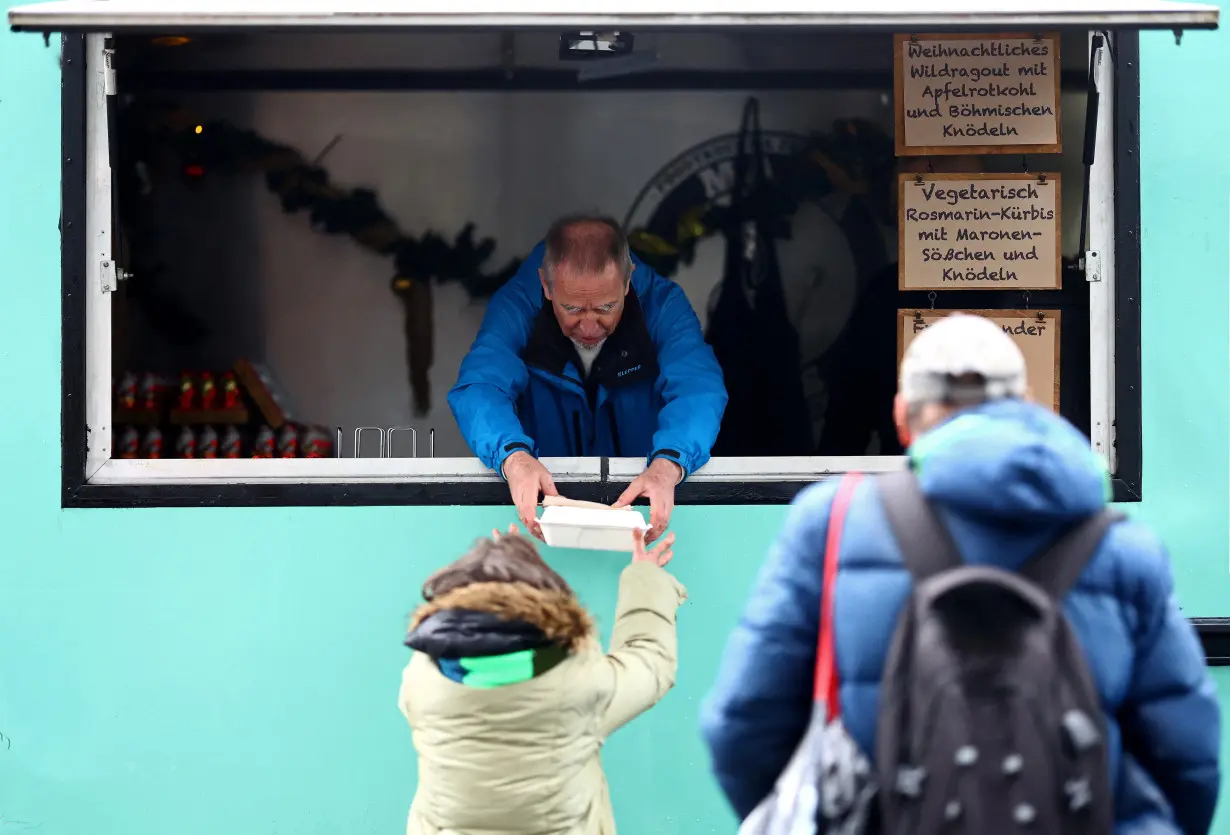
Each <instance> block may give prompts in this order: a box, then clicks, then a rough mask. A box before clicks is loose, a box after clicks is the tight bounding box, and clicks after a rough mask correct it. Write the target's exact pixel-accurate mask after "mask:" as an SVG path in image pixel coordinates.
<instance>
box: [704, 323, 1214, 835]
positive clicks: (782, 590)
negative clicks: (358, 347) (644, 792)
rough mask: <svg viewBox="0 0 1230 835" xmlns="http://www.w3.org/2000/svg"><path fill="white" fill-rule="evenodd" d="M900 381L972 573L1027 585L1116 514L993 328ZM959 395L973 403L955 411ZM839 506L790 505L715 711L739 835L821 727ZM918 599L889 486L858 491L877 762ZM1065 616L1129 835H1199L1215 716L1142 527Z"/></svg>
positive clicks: (853, 657)
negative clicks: (1092, 523)
mask: <svg viewBox="0 0 1230 835" xmlns="http://www.w3.org/2000/svg"><path fill="white" fill-rule="evenodd" d="M900 380H901V382H900V389H899V393H898V395H897V399H896V402H895V404H894V417H895V419H896V422H897V426H898V431H899V432H900V434H901V436H902V437H901V440H902V443H903V445H905V446H907V447H908V458H909V463H910V466H911V467H912V468H913V469H914V471H915V474H916V475H917V478H918V480H919V483H920V486H921V487H922V490H923V492H924V493H925V494H926V495H927V496H928V497H929V498H930V500H931V501H932V503H933V504H934V505H935V507H936V509H937V512H938V513H939V514H940V515H941V517H942V518H943V520H944V522H945V525H946V526H947V527H948V529H949V530H950V532H951V533H952V536H953V538H954V540H955V541H956V543H957V545H958V547H959V549H960V550H961V553H962V556H963V557H964V559H965V561H966V562H967V563H973V564H984V565H993V566H997V567H1003V568H1016V567H1018V566H1020V565H1021V564H1022V563H1023V562H1024V561H1025V560H1026V559H1027V558H1029V557H1030V556H1032V555H1033V554H1035V553H1036V552H1038V551H1040V550H1041V549H1042V548H1043V547H1044V546H1046V545H1047V544H1049V543H1050V542H1051V541H1053V540H1054V539H1055V537H1056V536H1057V535H1058V533H1059V532H1060V531H1061V530H1062V529H1064V528H1066V527H1067V526H1069V525H1071V524H1072V523H1074V522H1075V521H1077V520H1080V519H1083V518H1085V517H1087V516H1089V515H1091V514H1093V513H1095V512H1097V511H1099V510H1101V509H1102V508H1103V506H1104V504H1105V502H1106V498H1107V493H1108V492H1109V479H1108V478H1107V476H1106V473H1105V468H1104V467H1103V465H1102V463H1101V460H1100V459H1099V458H1098V457H1097V456H1095V455H1094V454H1093V452H1092V451H1091V450H1090V448H1089V441H1088V440H1087V439H1086V438H1085V437H1084V436H1083V435H1082V434H1081V433H1080V432H1079V431H1078V430H1077V429H1076V428H1075V427H1073V426H1072V425H1071V424H1069V423H1068V422H1066V421H1065V420H1063V419H1062V418H1060V417H1058V416H1056V415H1054V414H1053V413H1051V412H1050V411H1049V410H1046V409H1043V408H1041V407H1039V406H1036V405H1033V404H1031V403H1029V402H1027V401H1026V399H1024V398H1023V397H1022V396H1021V395H1023V394H1024V393H1025V364H1024V360H1023V359H1022V357H1021V354H1020V351H1019V350H1018V349H1017V348H1016V346H1015V344H1014V343H1013V342H1012V341H1011V339H1010V338H1009V337H1008V336H1006V335H1005V334H1003V333H1002V331H1001V330H1000V329H999V328H998V327H996V326H995V325H993V324H992V323H990V322H989V321H988V320H985V319H981V318H979V317H972V316H956V315H954V316H950V317H946V318H945V319H942V320H940V321H939V322H938V323H936V324H934V325H931V326H929V327H928V328H927V329H926V330H925V331H923V332H922V333H921V334H919V336H918V337H916V338H915V340H914V341H913V342H912V343H911V345H910V347H909V349H908V350H907V352H906V356H905V359H904V361H903V363H902V367H901V375H900ZM954 385H962V386H966V387H967V388H966V391H968V386H975V387H976V389H977V394H978V396H976V397H973V398H968V399H964V400H962V401H961V402H962V403H964V404H966V405H963V406H962V407H956V406H952V405H947V404H950V403H952V402H953V396H952V389H953V386H954ZM836 489H837V479H831V480H828V481H825V482H822V483H820V484H817V485H815V486H813V487H810V488H808V489H807V490H805V491H804V492H803V493H801V494H800V495H799V496H798V497H797V498H796V499H795V501H794V502H793V504H792V505H791V507H790V510H789V513H788V515H787V518H786V522H785V524H784V526H783V528H782V530H781V532H780V534H779V535H778V537H777V540H776V542H775V543H774V544H773V546H772V548H771V550H770V551H769V554H768V558H767V560H766V562H765V564H764V565H763V566H762V568H761V571H760V574H759V577H758V579H757V580H756V583H755V586H754V588H753V590H752V592H751V598H750V600H749V601H748V603H747V606H746V608H745V609H744V611H743V614H742V617H741V619H740V621H739V624H738V626H737V627H736V629H735V631H734V633H733V634H732V636H731V637H730V639H729V642H728V644H727V646H726V650H725V655H724V657H723V659H722V662H721V667H720V671H719V674H718V678H717V682H716V684H715V685H714V687H713V690H712V692H711V693H710V694H709V695H708V697H707V698H706V700H705V702H704V704H703V707H702V716H701V725H702V731H703V735H704V737H705V740H706V742H707V743H708V747H709V750H710V753H711V756H712V762H713V769H714V771H715V772H716V776H717V779H718V782H719V784H720V785H721V788H722V790H723V791H724V792H725V794H726V796H727V798H728V799H729V801H730V803H731V805H732V806H733V807H734V811H735V813H736V814H737V815H738V816H739V817H740V819H742V818H745V817H746V816H747V815H748V814H749V813H750V812H751V811H752V809H753V808H754V807H755V806H756V804H757V803H759V802H760V801H761V800H762V799H763V798H764V797H766V796H767V795H768V794H769V792H770V791H771V789H772V787H773V784H774V781H775V780H776V778H777V777H778V775H779V773H780V772H781V771H782V770H783V769H784V767H785V766H786V763H787V760H788V759H789V758H790V756H791V754H792V753H793V751H794V749H795V747H796V745H797V744H798V743H799V741H800V740H801V738H802V736H803V734H804V731H805V729H806V727H807V723H808V716H809V711H810V709H811V704H812V676H813V672H814V666H815V656H816V644H817V637H818V636H817V632H818V630H819V614H820V593H821V582H822V568H823V559H824V551H825V535H826V530H827V527H828V519H829V510H830V506H831V504H832V502H833V498H834V496H835V494H836ZM910 589H911V579H910V576H909V574H908V573H907V571H906V569H905V567H904V565H903V564H902V558H901V553H900V550H899V549H898V546H897V544H896V541H895V539H894V538H893V536H892V533H891V532H890V530H889V527H888V522H887V519H886V517H885V514H884V510H883V506H882V504H881V502H880V500H879V497H878V496H877V494H876V485H875V481H874V479H864V480H863V481H862V482H860V484H859V485H858V486H857V487H856V489H855V492H854V495H853V497H852V500H851V504H850V506H849V509H848V512H847V515H846V518H845V523H844V528H843V532H842V543H841V550H840V562H839V565H838V571H837V579H836V588H835V597H834V620H833V624H834V626H833V628H834V630H835V634H834V642H835V647H836V656H837V671H838V676H839V681H840V705H841V710H842V716H843V720H844V722H845V724H846V727H847V728H848V729H849V731H850V733H851V735H852V736H853V737H854V739H855V740H856V741H857V742H858V744H859V746H860V747H861V748H862V750H863V752H864V753H866V754H867V755H868V756H869V757H870V758H871V759H873V760H874V755H875V727H876V712H877V708H878V706H879V700H880V680H881V674H882V673H883V668H884V664H885V656H886V655H887V653H888V649H889V639H890V637H891V636H892V633H893V630H894V628H895V626H896V623H897V618H898V615H899V613H900V610H901V607H902V605H903V604H904V602H905V601H906V599H907V597H908V595H909V593H910ZM1064 611H1065V612H1066V614H1067V617H1068V619H1069V621H1070V622H1071V624H1072V626H1073V628H1074V630H1075V632H1076V635H1077V637H1078V639H1079V640H1080V642H1081V644H1082V646H1083V647H1084V649H1085V651H1086V654H1087V658H1088V662H1089V667H1090V671H1091V673H1092V674H1093V677H1094V679H1095V682H1096V685H1097V688H1098V691H1099V693H1100V695H1101V699H1102V703H1103V705H1104V706H1105V711H1106V718H1107V721H1108V727H1109V729H1110V762H1111V769H1112V772H1111V780H1112V785H1113V786H1114V789H1115V820H1116V825H1115V831H1116V833H1117V835H1127V833H1150V835H1153V834H1154V833H1157V834H1158V835H1175V834H1176V833H1184V835H1204V834H1205V833H1207V832H1208V830H1209V827H1210V824H1211V821H1212V818H1213V811H1214V808H1215V806H1216V803H1217V793H1218V788H1219V784H1220V774H1219V762H1218V752H1219V746H1220V744H1221V728H1220V715H1219V708H1218V703H1217V697H1216V693H1215V691H1214V687H1213V683H1212V681H1211V679H1210V677H1209V674H1208V670H1207V668H1206V666H1205V662H1204V655H1203V651H1202V649H1201V646H1200V642H1199V639H1198V638H1197V636H1196V633H1195V630H1194V629H1193V627H1192V626H1191V624H1190V623H1189V622H1188V621H1187V619H1186V618H1184V617H1183V615H1182V614H1181V613H1180V611H1179V607H1178V605H1177V603H1176V601H1175V597H1174V580H1173V578H1172V575H1171V568H1170V562H1169V558H1168V556H1167V554H1166V550H1165V549H1164V547H1163V546H1162V544H1161V543H1160V542H1159V541H1158V539H1157V537H1155V536H1154V535H1153V534H1152V533H1151V532H1150V531H1149V530H1148V529H1147V528H1146V527H1145V526H1144V525H1142V524H1140V523H1137V522H1132V521H1121V522H1118V523H1116V524H1115V525H1114V526H1112V527H1111V529H1110V530H1109V532H1108V533H1107V535H1106V537H1105V539H1104V540H1103V542H1102V544H1101V545H1100V547H1099V550H1098V551H1097V553H1095V555H1094V556H1093V558H1092V559H1091V560H1090V562H1089V564H1088V566H1087V567H1086V568H1085V571H1084V573H1083V574H1082V575H1081V577H1080V578H1079V580H1078V582H1077V584H1076V586H1075V588H1074V589H1073V591H1072V592H1071V594H1070V595H1069V596H1068V597H1067V599H1066V600H1065V601H1064Z"/></svg>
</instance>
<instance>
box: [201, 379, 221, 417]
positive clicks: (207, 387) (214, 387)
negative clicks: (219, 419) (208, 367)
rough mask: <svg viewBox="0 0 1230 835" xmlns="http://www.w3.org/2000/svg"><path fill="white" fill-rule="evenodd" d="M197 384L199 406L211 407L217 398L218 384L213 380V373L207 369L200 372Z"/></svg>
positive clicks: (203, 407)
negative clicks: (199, 390) (199, 392)
mask: <svg viewBox="0 0 1230 835" xmlns="http://www.w3.org/2000/svg"><path fill="white" fill-rule="evenodd" d="M199 384H200V387H201V408H202V409H212V408H213V407H214V403H215V402H216V401H217V399H218V384H217V383H215V382H214V375H213V374H212V373H211V372H209V371H203V372H201V377H200V380H199Z"/></svg>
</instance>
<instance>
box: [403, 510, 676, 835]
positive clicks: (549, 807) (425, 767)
mask: <svg viewBox="0 0 1230 835" xmlns="http://www.w3.org/2000/svg"><path fill="white" fill-rule="evenodd" d="M673 541H674V536H673V535H671V536H668V537H666V538H665V539H664V540H663V541H662V542H661V543H660V544H659V545H657V546H655V547H654V548H653V549H651V550H648V551H647V550H646V549H645V546H644V544H643V542H642V541H641V540H640V538H639V535H638V541H637V543H636V550H635V551H634V553H633V557H632V563H631V564H630V565H629V566H628V567H627V568H625V569H624V570H623V573H622V574H621V575H620V579H619V600H618V602H617V603H616V606H615V623H614V626H613V629H612V631H611V649H610V651H609V652H603V651H602V647H601V646H600V644H599V642H598V638H597V632H596V630H595V628H594V622H593V618H592V617H590V615H589V613H588V612H586V611H585V609H584V608H583V607H582V606H581V604H580V603H579V602H578V601H577V598H576V595H574V594H573V592H572V589H570V588H569V587H568V584H567V583H566V582H564V579H563V578H562V577H560V576H559V575H558V574H556V573H555V572H554V571H552V570H551V568H550V567H549V566H548V565H547V564H546V563H545V562H543V560H542V558H541V557H540V556H539V555H538V551H537V549H536V548H535V547H534V545H533V543H532V542H531V541H530V540H528V539H526V538H524V537H522V536H520V535H519V533H518V532H517V529H516V527H515V526H514V527H513V528H510V530H509V533H508V534H506V535H503V536H501V535H500V534H498V533H494V534H493V536H492V538H491V539H483V540H480V541H479V542H478V543H477V544H476V545H475V546H474V548H473V549H472V550H471V551H470V552H469V553H468V554H466V555H465V556H464V557H462V558H461V559H459V560H457V561H456V562H455V563H453V564H452V565H449V566H447V567H446V568H444V569H442V570H440V571H438V572H437V573H436V574H435V575H433V576H432V577H431V578H430V579H428V581H427V582H426V583H425V584H424V585H423V599H424V600H426V601H427V602H426V603H425V604H424V605H423V606H421V607H420V608H419V609H418V611H416V612H415V613H414V615H413V616H412V618H411V622H410V632H409V634H408V635H407V637H406V645H407V646H409V647H410V648H411V649H413V650H415V652H414V654H413V655H412V656H411V659H410V663H409V665H407V666H406V669H405V672H404V673H403V674H402V684H401V694H400V698H399V701H400V704H401V710H402V713H403V714H405V716H406V719H407V720H408V721H409V722H410V728H411V730H412V731H413V735H414V747H415V749H416V750H417V751H418V757H419V780H418V790H417V791H416V792H415V795H414V802H413V804H412V805H411V807H410V820H409V823H408V825H407V827H406V831H407V833H408V835H489V834H491V835H494V833H501V835H614V833H615V820H614V816H613V814H612V811H611V800H610V796H609V794H608V791H607V783H606V777H605V776H604V775H603V772H602V763H601V762H600V760H599V755H598V752H599V750H600V749H601V747H602V743H603V741H604V740H605V739H606V738H607V737H608V736H609V735H610V734H611V733H612V732H613V731H615V730H616V729H617V728H619V727H620V726H622V725H624V724H625V723H627V722H629V721H631V720H632V719H634V718H635V717H636V716H638V715H639V714H641V713H643V712H645V711H646V710H648V709H649V708H651V707H653V705H654V704H656V703H657V702H658V700H659V699H661V698H662V697H663V696H664V695H666V692H667V691H668V690H670V689H671V687H672V686H674V683H675V671H676V668H677V666H678V661H677V657H676V638H675V613H676V610H677V609H678V608H679V605H680V604H681V603H682V602H683V600H684V597H685V592H684V589H683V586H681V585H680V584H679V583H678V582H677V581H676V580H675V579H674V578H673V577H672V576H671V575H670V574H668V573H667V572H666V571H665V570H664V569H663V567H662V566H664V565H666V563H667V562H668V561H669V560H670V558H671V550H670V548H671V545H672V543H673Z"/></svg>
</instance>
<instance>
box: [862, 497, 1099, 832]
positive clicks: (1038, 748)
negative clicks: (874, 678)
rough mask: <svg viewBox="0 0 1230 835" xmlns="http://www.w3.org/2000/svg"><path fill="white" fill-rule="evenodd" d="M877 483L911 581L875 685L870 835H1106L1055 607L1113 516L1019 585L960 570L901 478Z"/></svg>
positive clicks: (1087, 689) (1081, 706)
mask: <svg viewBox="0 0 1230 835" xmlns="http://www.w3.org/2000/svg"><path fill="white" fill-rule="evenodd" d="M877 481H878V487H879V492H880V495H881V497H882V500H883V503H884V509H885V512H886V513H887V516H888V520H889V524H890V526H891V527H892V530H893V533H894V536H895V537H896V539H897V542H898V544H899V545H900V547H901V552H902V555H903V557H904V559H905V564H906V567H907V568H908V569H909V571H910V574H911V575H912V576H913V580H914V590H913V594H912V595H911V597H910V599H909V601H908V602H907V603H906V605H905V607H904V608H903V610H902V612H901V616H900V619H899V620H898V622H897V629H896V633H895V634H894V636H893V641H892V644H891V646H890V649H889V653H888V658H887V660H886V663H885V666H884V676H883V679H882V681H881V696H880V707H879V715H878V718H877V726H876V770H877V773H878V780H879V797H880V813H881V820H880V822H879V823H880V827H879V830H880V832H882V833H883V834H884V835H939V833H945V835H949V834H951V835H956V833H969V835H975V833H976V835H997V834H998V833H1014V832H1020V833H1027V832H1037V833H1046V835H1076V833H1080V835H1110V832H1111V830H1112V828H1113V825H1114V816H1113V811H1112V810H1113V795H1112V790H1111V783H1110V768H1109V763H1108V758H1107V743H1106V734H1107V731H1106V721H1105V716H1104V714H1103V712H1102V708H1101V705H1100V700H1099V697H1098V691H1097V689H1096V688H1095V686H1094V683H1093V677H1092V676H1091V675H1090V672H1089V668H1088V666H1087V664H1086V660H1085V654H1084V650H1083V649H1082V647H1081V645H1080V644H1079V643H1078V642H1077V640H1076V636H1075V635H1074V633H1073V631H1072V628H1071V626H1070V624H1069V623H1068V620H1067V618H1066V617H1065V615H1064V612H1063V608H1062V605H1061V601H1062V600H1063V599H1064V597H1066V596H1067V593H1068V591H1069V590H1070V589H1071V588H1072V586H1073V585H1074V584H1075V583H1076V580H1077V578H1078V577H1079V576H1080V574H1081V572H1082V571H1083V570H1084V568H1085V566H1086V565H1087V564H1088V562H1089V560H1090V558H1091V557H1092V556H1093V554H1094V553H1095V552H1096V551H1097V549H1098V546H1099V545H1100V543H1101V541H1102V539H1103V537H1104V536H1105V534H1106V531H1107V529H1108V528H1109V527H1110V526H1111V525H1112V524H1114V523H1115V522H1116V521H1118V520H1119V519H1121V518H1122V515H1121V514H1118V513H1115V512H1113V511H1110V510H1103V511H1102V512H1101V513H1097V514H1095V515H1093V516H1092V517H1089V518H1088V519H1086V520H1084V521H1082V522H1080V523H1078V524H1077V525H1076V526H1075V527H1074V528H1072V529H1071V530H1069V531H1068V532H1066V533H1065V534H1063V535H1062V536H1060V537H1059V539H1058V541H1056V542H1055V543H1053V544H1052V545H1051V546H1050V547H1049V548H1047V549H1045V550H1044V551H1043V552H1042V553H1040V554H1038V555H1036V556H1034V557H1033V558H1031V559H1030V560H1029V561H1027V562H1026V563H1025V564H1024V565H1023V566H1022V567H1021V569H1020V571H1019V573H1017V572H1012V571H1005V570H1003V569H998V568H992V567H988V566H975V565H965V564H964V563H963V560H962V558H961V555H960V552H959V551H958V550H957V548H956V545H955V543H954V542H953V540H952V538H951V536H950V535H949V533H948V531H947V530H946V529H945V527H944V525H943V523H942V522H941V521H940V519H939V518H938V517H937V516H936V515H935V513H934V511H933V509H932V508H931V506H930V504H929V502H928V501H927V499H926V497H925V496H924V495H923V493H922V491H921V489H920V488H919V486H918V482H917V481H916V479H915V478H914V476H913V474H912V473H910V472H902V473H893V474H891V475H886V476H881V477H880V478H879V479H878V480H877Z"/></svg>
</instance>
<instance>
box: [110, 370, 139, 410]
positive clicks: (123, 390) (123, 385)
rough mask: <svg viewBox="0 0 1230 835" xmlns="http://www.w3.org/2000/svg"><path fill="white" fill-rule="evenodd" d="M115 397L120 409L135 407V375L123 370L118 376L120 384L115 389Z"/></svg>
mask: <svg viewBox="0 0 1230 835" xmlns="http://www.w3.org/2000/svg"><path fill="white" fill-rule="evenodd" d="M115 399H116V401H117V402H118V403H119V404H120V408H121V409H135V408H137V375H136V374H133V373H132V372H131V371H125V372H124V376H122V377H120V384H119V385H118V386H116V389H115Z"/></svg>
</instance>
